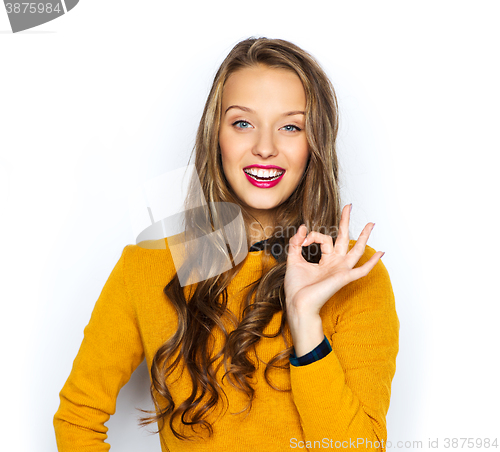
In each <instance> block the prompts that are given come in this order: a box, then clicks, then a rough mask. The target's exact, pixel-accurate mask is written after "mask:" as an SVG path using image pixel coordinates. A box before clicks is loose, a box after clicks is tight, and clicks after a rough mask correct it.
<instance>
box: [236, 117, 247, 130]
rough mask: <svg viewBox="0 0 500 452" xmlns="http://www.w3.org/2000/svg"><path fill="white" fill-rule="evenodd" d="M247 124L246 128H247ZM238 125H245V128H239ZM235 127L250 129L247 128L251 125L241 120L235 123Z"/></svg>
mask: <svg viewBox="0 0 500 452" xmlns="http://www.w3.org/2000/svg"><path fill="white" fill-rule="evenodd" d="M245 124H246V126H245ZM238 125H244V126H243V127H238ZM233 126H237V127H238V129H248V127H247V126H250V123H249V122H248V121H244V120H242V119H240V120H239V121H236V122H233Z"/></svg>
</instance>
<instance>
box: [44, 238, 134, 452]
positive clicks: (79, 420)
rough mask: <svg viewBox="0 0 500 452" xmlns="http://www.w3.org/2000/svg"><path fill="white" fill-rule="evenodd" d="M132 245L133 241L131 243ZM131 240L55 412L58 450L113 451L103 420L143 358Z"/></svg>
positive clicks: (87, 331) (107, 286)
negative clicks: (131, 284) (129, 280)
mask: <svg viewBox="0 0 500 452" xmlns="http://www.w3.org/2000/svg"><path fill="white" fill-rule="evenodd" d="M128 246H130V245H128ZM128 246H126V247H125V248H124V250H123V252H122V255H121V257H120V259H119V261H118V262H117V264H116V265H115V267H114V268H113V270H112V272H111V274H110V276H109V278H108V280H107V281H106V284H105V285H104V288H103V289H102V291H101V294H100V296H99V298H98V300H97V302H96V304H95V307H94V309H93V311H92V315H91V318H90V321H89V323H88V325H87V326H86V327H85V329H84V338H83V342H82V344H81V346H80V350H79V351H78V354H77V356H76V358H75V360H74V362H73V368H72V370H71V373H70V375H69V377H68V379H67V381H66V383H65V384H64V386H63V388H62V390H61V392H60V393H59V397H60V405H59V409H58V410H57V412H56V414H55V416H54V429H55V434H56V440H57V448H58V450H59V452H70V451H78V452H84V451H92V452H99V451H108V450H109V448H110V445H109V444H107V443H105V442H104V440H105V439H106V438H107V435H106V432H107V430H108V428H107V427H105V426H104V423H105V422H106V421H108V420H109V417H110V415H112V414H114V412H115V408H116V398H117V396H118V393H119V391H120V389H121V388H122V387H123V386H124V385H125V384H126V383H127V382H128V380H129V379H130V376H131V375H132V373H133V371H134V370H135V369H136V367H137V366H138V365H139V364H140V363H141V362H142V360H143V358H144V351H143V347H142V342H141V337H140V334H139V329H138V326H137V321H136V315H135V309H134V306H133V304H132V300H131V297H130V294H129V293H128V292H127V288H126V283H125V278H124V271H125V262H126V257H127V248H128Z"/></svg>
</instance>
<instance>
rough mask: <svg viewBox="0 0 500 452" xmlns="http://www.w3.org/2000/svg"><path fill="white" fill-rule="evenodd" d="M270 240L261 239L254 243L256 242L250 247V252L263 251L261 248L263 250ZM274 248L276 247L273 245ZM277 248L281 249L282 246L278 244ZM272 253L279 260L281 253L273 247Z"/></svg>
mask: <svg viewBox="0 0 500 452" xmlns="http://www.w3.org/2000/svg"><path fill="white" fill-rule="evenodd" d="M268 240H269V239H265V240H261V241H260V242H257V243H254V244H253V245H252V246H251V247H250V249H249V252H252V251H261V250H263V249H264V248H265V247H266V245H267V241H268ZM273 248H276V247H273ZM277 248H278V249H281V246H278V247H277ZM271 254H272V256H273V257H274V258H275V259H276V260H278V257H279V255H280V253H275V252H274V250H273V249H272V248H271Z"/></svg>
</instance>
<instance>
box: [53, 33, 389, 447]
mask: <svg viewBox="0 0 500 452" xmlns="http://www.w3.org/2000/svg"><path fill="white" fill-rule="evenodd" d="M337 128H338V112H337V103H336V98H335V94H334V91H333V88H332V86H331V84H330V82H329V80H328V78H327V76H326V75H325V73H324V72H323V70H322V69H321V68H320V66H319V65H318V63H317V62H316V61H315V60H314V59H313V58H312V57H311V56H310V55H309V54H308V53H306V52H305V51H303V50H302V49H300V48H299V47H297V46H296V45H294V44H292V43H290V42H287V41H284V40H279V39H266V38H258V39H255V38H250V39H246V40H244V41H242V42H240V43H238V44H237V45H236V46H235V47H234V48H233V49H232V50H231V52H230V53H229V55H228V56H227V58H226V59H225V60H224V62H223V63H222V65H221V67H220V68H219V70H218V72H217V74H216V76H215V80H214V83H213V86H212V89H211V91H210V94H209V96H208V100H207V102H206V105H205V109H204V112H203V116H202V118H201V122H200V125H199V128H198V134H197V139H196V145H195V149H194V151H195V155H196V158H195V168H196V171H197V176H198V177H199V180H200V182H201V187H202V196H203V197H204V201H205V202H206V203H209V205H210V206H212V207H214V206H216V205H220V206H224V205H225V204H224V203H232V204H227V205H236V206H238V207H239V209H240V211H241V215H242V216H241V218H243V225H244V227H243V234H244V235H245V236H244V237H243V242H244V245H245V247H247V248H246V251H248V252H247V253H245V257H244V259H243V260H241V262H240V261H238V260H237V259H235V256H236V253H235V252H234V248H233V249H232V250H229V251H227V255H228V257H229V259H230V262H231V264H232V265H231V266H230V267H229V269H225V270H224V271H219V272H215V273H212V274H211V275H210V276H209V277H206V278H205V279H202V280H199V281H198V282H196V283H193V284H188V285H181V282H180V278H179V275H180V274H181V271H180V269H179V268H178V266H177V267H176V266H175V265H174V259H173V253H172V252H171V249H172V245H173V244H174V243H175V241H174V240H172V239H171V238H169V239H162V240H160V241H156V242H155V243H154V244H153V245H154V246H148V247H146V246H138V245H128V246H126V247H125V248H124V250H123V253H122V256H121V258H120V259H119V261H118V263H117V264H116V266H115V268H114V269H113V271H112V273H111V275H110V277H109V279H108V281H107V282H106V285H105V286H104V288H103V291H102V293H101V295H100V297H99V299H98V301H97V303H96V306H95V308H94V311H93V313H92V317H91V319H90V322H89V324H88V325H87V327H86V328H85V331H84V340H83V343H82V345H81V348H80V351H79V352H78V355H77V357H76V359H75V361H74V365H73V369H72V371H71V374H70V376H69V378H68V380H67V382H66V384H65V385H64V387H63V389H62V391H61V393H60V399H61V404H60V407H59V410H58V411H57V413H56V415H55V417H54V425H55V431H56V437H57V444H58V448H59V451H70V450H78V451H83V450H92V451H100V450H103V451H104V450H108V448H109V445H107V444H106V443H104V440H105V439H106V437H107V436H106V431H107V428H106V427H105V426H104V423H105V422H106V421H107V420H108V419H109V416H110V415H111V414H113V413H114V410H115V403H116V397H117V395H118V392H119V390H120V388H121V387H122V386H123V385H124V384H125V383H126V382H127V381H128V380H129V378H130V376H131V374H132V372H133V371H134V369H135V368H136V367H137V366H138V365H139V364H140V363H141V361H142V360H143V359H144V358H145V359H146V361H147V365H148V369H149V372H150V377H151V394H152V397H153V400H154V403H155V408H156V409H155V411H154V412H150V413H147V412H145V413H146V414H147V415H146V416H145V417H144V418H142V424H144V425H146V424H148V423H151V422H154V421H156V422H158V427H159V431H160V440H161V445H162V450H163V451H186V450H189V451H214V450H222V451H224V450H231V451H250V450H258V451H282V450H283V451H284V450H289V449H290V448H292V449H293V448H300V449H315V448H331V449H334V448H337V449H344V448H346V449H347V448H353V449H354V448H355V449H361V450H378V451H383V450H385V442H386V438H387V430H386V414H387V411H388V408H389V401H390V388H391V382H392V379H393V377H394V374H395V365H396V356H397V353H398V333H399V321H398V317H397V314H396V310H395V301H394V294H393V291H392V286H391V282H390V279H389V275H388V273H387V270H386V268H385V266H384V265H383V263H382V261H381V260H380V258H381V256H382V255H383V253H382V252H380V251H377V252H376V251H375V250H374V249H373V248H371V247H369V246H367V245H366V243H367V240H368V237H369V235H370V233H371V230H372V228H373V226H374V224H373V223H369V224H367V225H366V226H365V228H364V229H363V231H362V233H361V235H360V236H359V238H358V240H357V241H355V240H349V233H348V228H349V217H350V211H351V206H350V205H348V206H344V208H343V209H342V210H341V209H340V195H339V186H338V177H339V174H338V163H337V155H336V149H335V140H336V135H337ZM193 187H194V185H192V190H191V193H190V196H188V198H187V201H186V207H187V212H188V213H187V215H186V235H185V236H183V237H189V234H194V235H191V236H190V237H191V238H193V237H198V238H200V237H205V236H207V235H206V234H205V233H204V234H201V232H200V231H201V230H202V229H203V228H202V227H200V226H199V225H200V214H199V210H197V209H190V208H189V207H190V206H194V205H199V204H197V203H196V199H195V198H196V194H195V190H194V188H193ZM196 212H198V213H196ZM201 216H202V215H201ZM223 216H224V215H223V214H221V215H220V218H219V215H218V214H217V209H213V210H212V211H211V214H210V217H209V219H210V220H209V224H210V228H209V229H210V230H214V231H218V230H220V225H218V224H216V223H217V222H218V221H220V220H221V218H222V217H223ZM197 231H198V232H199V233H198V234H197ZM205 232H206V231H205ZM208 236H210V234H208ZM214 240H215V242H216V241H217V240H216V239H214ZM195 242H196V241H195V240H193V241H192V242H190V243H195ZM196 243H198V242H196ZM150 245H151V244H150ZM169 245H170V247H169ZM222 245H224V243H222ZM155 248H156V249H155ZM195 248H196V246H195ZM214 249H221V250H227V249H228V248H226V247H223V246H221V247H218V246H215V247H212V248H210V247H206V246H198V248H196V253H194V254H192V256H196V257H195V259H194V261H196V262H197V263H198V265H199V266H200V268H199V269H201V270H203V269H204V268H205V266H206V265H210V263H211V262H213V259H214V251H213V250H214ZM216 253H217V252H215V254H216ZM222 254H225V251H222ZM191 270H192V268H191Z"/></svg>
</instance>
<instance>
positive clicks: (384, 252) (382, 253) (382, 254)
mask: <svg viewBox="0 0 500 452" xmlns="http://www.w3.org/2000/svg"><path fill="white" fill-rule="evenodd" d="M384 254H385V251H384V252H383V253H382V256H380V259H382V258H383V257H384Z"/></svg>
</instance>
